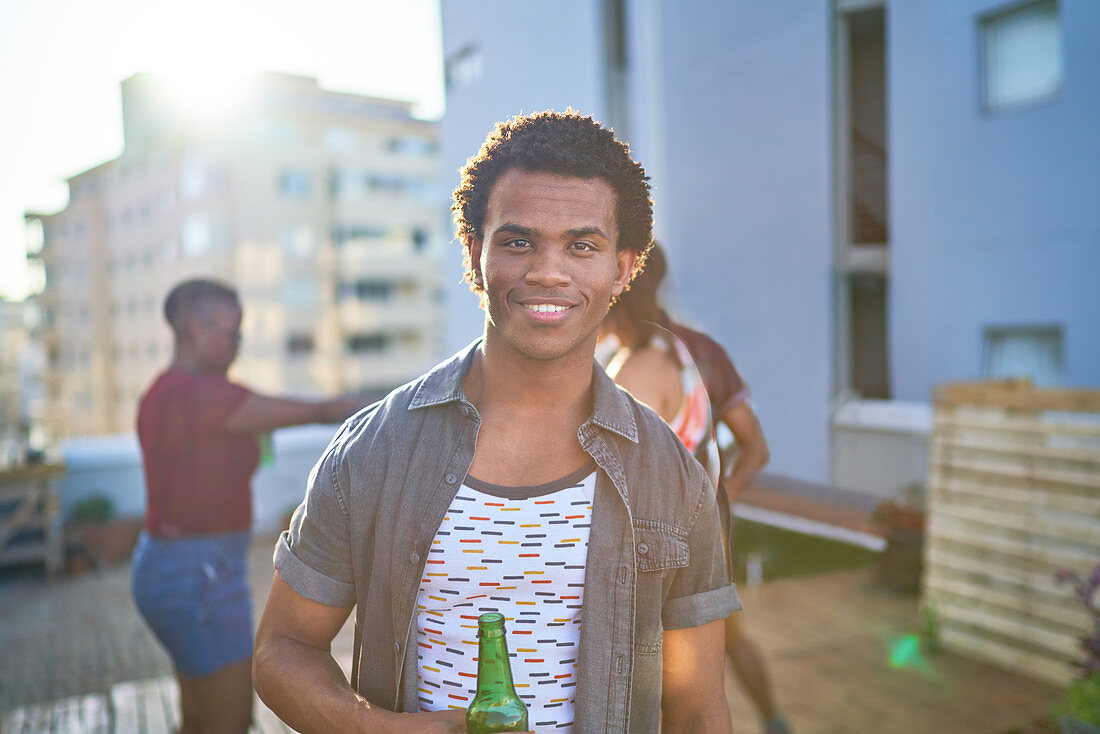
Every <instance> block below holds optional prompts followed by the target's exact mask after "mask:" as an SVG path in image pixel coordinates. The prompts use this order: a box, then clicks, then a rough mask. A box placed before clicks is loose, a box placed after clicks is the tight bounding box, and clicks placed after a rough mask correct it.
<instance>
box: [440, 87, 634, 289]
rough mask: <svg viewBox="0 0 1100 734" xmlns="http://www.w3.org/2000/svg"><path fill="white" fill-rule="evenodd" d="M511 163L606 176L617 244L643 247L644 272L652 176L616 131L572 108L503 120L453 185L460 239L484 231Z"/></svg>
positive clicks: (470, 277) (469, 274)
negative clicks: (614, 202) (612, 195)
mask: <svg viewBox="0 0 1100 734" xmlns="http://www.w3.org/2000/svg"><path fill="white" fill-rule="evenodd" d="M513 168H519V169H521V170H524V171H531V172H539V173H553V174H557V175H560V176H570V177H574V178H599V179H603V180H604V181H606V182H607V183H608V184H609V185H610V186H611V188H612V189H613V190H614V191H615V195H616V199H617V205H616V209H615V221H616V223H617V224H618V226H619V241H618V242H617V243H616V247H617V248H618V249H620V250H625V249H632V250H634V251H635V252H637V259H636V260H635V261H634V269H633V271H632V272H631V278H632V279H633V278H634V277H635V276H636V275H637V274H638V273H640V272H641V271H642V269H643V268H644V267H645V260H646V255H647V254H648V252H649V248H650V246H651V244H652V242H653V200H652V199H650V197H649V176H647V175H646V172H645V169H644V168H642V166H641V164H640V163H638V162H637V161H635V160H634V159H633V158H631V157H630V147H629V146H627V145H626V144H625V143H623V142H621V141H619V140H618V139H616V138H615V134H614V132H612V131H611V130H609V129H607V128H605V127H603V126H602V125H601V124H600V123H598V122H596V120H594V119H593V118H592V117H591V116H586V115H581V114H580V113H579V112H577V111H575V110H573V109H572V108H569V109H567V110H566V111H565V112H556V111H554V110H546V111H543V112H535V113H533V114H530V115H523V116H521V115H516V116H515V117H513V118H512V119H511V120H507V121H506V122H498V123H497V124H496V126H495V127H494V128H493V131H492V132H491V133H489V137H488V138H486V139H485V142H484V143H483V144H482V146H481V150H479V151H478V153H477V155H475V156H473V157H471V158H470V159H469V160H467V161H466V165H465V166H463V168H462V171H461V174H462V180H461V182H460V183H459V185H458V188H456V189H455V190H454V203H453V204H452V205H451V210H452V211H453V212H454V217H455V227H456V230H457V235H458V239H459V241H460V242H462V243H464V244H465V243H466V242H468V239H469V238H470V237H471V236H472V237H481V236H482V234H483V230H482V226H483V225H484V223H485V210H486V207H487V206H488V204H489V193H490V192H491V191H492V190H493V185H494V184H495V183H496V182H497V179H499V178H500V177H501V176H502V175H503V174H504V173H505V172H507V171H509V170H511V169H513ZM464 249H465V253H464V255H463V265H464V267H465V269H466V274H465V280H466V281H467V282H468V283H469V284H470V290H472V291H474V292H475V293H478V294H481V292H482V288H481V286H479V285H477V283H476V282H475V280H474V270H473V263H472V262H471V261H470V250H469V248H465V247H464Z"/></svg>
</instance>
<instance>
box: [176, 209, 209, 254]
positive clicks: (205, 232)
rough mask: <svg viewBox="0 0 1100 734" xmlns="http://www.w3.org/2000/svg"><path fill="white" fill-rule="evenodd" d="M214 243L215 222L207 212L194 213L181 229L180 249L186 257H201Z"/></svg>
mask: <svg viewBox="0 0 1100 734" xmlns="http://www.w3.org/2000/svg"><path fill="white" fill-rule="evenodd" d="M213 245H214V224H213V222H212V221H211V219H210V216H209V215H207V214H192V215H191V216H189V217H188V218H187V219H186V220H185V221H184V223H183V228H182V229H181V230H180V249H181V250H182V251H183V256H184V257H200V256H202V255H205V254H206V253H208V252H209V251H210V250H211V248H212V247H213Z"/></svg>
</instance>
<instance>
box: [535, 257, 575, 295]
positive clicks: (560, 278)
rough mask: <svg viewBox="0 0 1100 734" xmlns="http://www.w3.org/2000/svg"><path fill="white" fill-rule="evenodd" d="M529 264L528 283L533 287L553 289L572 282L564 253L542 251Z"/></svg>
mask: <svg viewBox="0 0 1100 734" xmlns="http://www.w3.org/2000/svg"><path fill="white" fill-rule="evenodd" d="M529 263H530V267H529V268H528V270H527V282H528V283H530V284H532V285H538V286H541V287H543V288H553V287H556V286H561V285H568V284H569V282H570V277H569V269H568V267H567V265H568V263H567V262H566V256H565V255H564V254H563V253H560V252H556V251H551V250H540V251H539V252H537V253H535V256H534V257H533V258H531V260H530V261H529Z"/></svg>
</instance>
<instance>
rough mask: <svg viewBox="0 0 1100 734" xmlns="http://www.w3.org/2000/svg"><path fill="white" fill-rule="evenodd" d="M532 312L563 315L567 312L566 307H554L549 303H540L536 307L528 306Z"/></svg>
mask: <svg viewBox="0 0 1100 734" xmlns="http://www.w3.org/2000/svg"><path fill="white" fill-rule="evenodd" d="M527 308H529V309H530V310H532V311H534V312H535V313H561V312H562V311H564V310H565V308H566V307H565V306H552V305H550V304H548V303H540V304H538V305H536V306H528V307H527Z"/></svg>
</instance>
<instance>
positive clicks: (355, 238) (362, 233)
mask: <svg viewBox="0 0 1100 734" xmlns="http://www.w3.org/2000/svg"><path fill="white" fill-rule="evenodd" d="M386 234H387V232H386V230H384V229H382V228H380V227H369V226H366V225H356V224H353V225H347V226H344V225H336V226H334V227H333V228H332V244H333V245H334V246H335V247H340V246H342V245H345V244H349V243H369V242H378V241H380V240H383V239H385V237H386Z"/></svg>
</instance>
